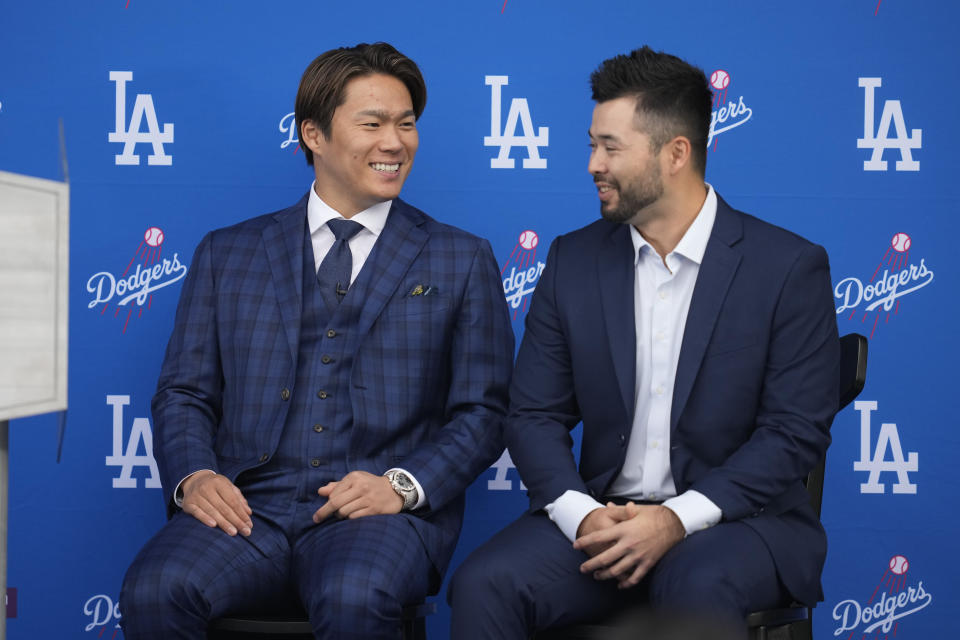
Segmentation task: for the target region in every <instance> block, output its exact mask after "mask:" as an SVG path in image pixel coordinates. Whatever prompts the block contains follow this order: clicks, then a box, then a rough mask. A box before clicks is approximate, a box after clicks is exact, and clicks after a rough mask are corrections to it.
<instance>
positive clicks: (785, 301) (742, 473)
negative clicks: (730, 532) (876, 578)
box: [690, 245, 840, 520]
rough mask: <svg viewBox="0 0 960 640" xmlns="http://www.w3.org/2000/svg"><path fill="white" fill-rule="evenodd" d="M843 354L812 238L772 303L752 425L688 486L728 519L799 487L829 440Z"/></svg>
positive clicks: (824, 268)
mask: <svg viewBox="0 0 960 640" xmlns="http://www.w3.org/2000/svg"><path fill="white" fill-rule="evenodd" d="M839 362H840V342H839V338H838V335H837V321H836V312H835V310H834V306H833V294H832V290H831V284H830V269H829V265H828V262H827V255H826V252H825V251H824V250H823V248H822V247H819V246H816V245H809V246H808V247H806V249H805V250H804V251H802V252H801V253H800V254H799V255H798V257H797V259H796V260H795V261H794V264H793V265H792V268H791V269H790V271H789V273H788V274H787V276H786V278H785V280H784V285H783V287H782V289H781V291H780V294H779V299H778V302H777V304H776V307H775V312H774V316H773V318H772V324H771V332H770V342H769V349H768V351H767V359H766V366H765V370H764V372H763V387H762V390H761V393H760V398H759V404H758V407H757V417H756V426H755V428H754V430H753V433H752V435H751V436H750V438H749V439H748V440H747V441H746V442H745V443H744V444H742V445H741V446H740V447H739V448H738V449H737V450H736V451H734V452H733V453H732V454H731V455H730V456H729V457H728V458H727V460H726V461H725V462H724V463H723V464H722V465H720V466H719V467H716V468H714V469H712V470H710V471H709V472H708V473H707V474H706V475H705V476H704V477H703V478H701V479H700V480H699V481H697V482H695V483H694V484H693V485H692V486H691V487H690V488H691V489H694V490H696V491H699V492H700V493H702V494H703V495H705V496H707V497H708V498H709V499H710V500H712V501H713V502H714V503H715V504H717V506H719V507H720V508H721V510H722V511H723V517H724V519H725V520H737V519H741V518H745V517H747V516H750V515H753V514H756V513H758V512H760V511H763V510H764V509H765V508H767V507H768V506H769V505H771V503H772V502H773V501H774V500H775V499H776V498H778V497H779V496H781V495H782V494H784V493H785V492H787V491H788V490H789V489H793V488H797V487H798V486H799V483H800V481H801V480H803V479H805V478H806V476H807V474H809V473H810V471H811V470H812V469H813V467H814V466H816V464H817V463H818V462H819V461H820V460H821V459H822V457H823V455H824V454H825V452H826V449H827V446H828V445H829V444H830V424H831V422H832V421H833V417H834V414H835V413H836V411H837V404H838V386H839V382H838V369H839ZM797 495H798V496H801V500H802V499H805V496H806V494H805V492H802V491H800V492H797ZM783 506H784V507H786V508H789V507H791V506H794V505H783Z"/></svg>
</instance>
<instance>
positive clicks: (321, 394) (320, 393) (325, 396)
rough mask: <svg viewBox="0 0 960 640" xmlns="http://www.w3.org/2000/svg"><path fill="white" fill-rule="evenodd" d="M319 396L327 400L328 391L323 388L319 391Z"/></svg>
mask: <svg viewBox="0 0 960 640" xmlns="http://www.w3.org/2000/svg"><path fill="white" fill-rule="evenodd" d="M317 397H318V398H320V399H321V400H326V399H327V392H326V391H324V390H323V389H321V390H320V391H317Z"/></svg>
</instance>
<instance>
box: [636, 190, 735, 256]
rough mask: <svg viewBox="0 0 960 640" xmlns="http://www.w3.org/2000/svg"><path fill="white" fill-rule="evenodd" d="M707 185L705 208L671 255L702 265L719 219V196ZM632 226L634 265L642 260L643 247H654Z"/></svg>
mask: <svg viewBox="0 0 960 640" xmlns="http://www.w3.org/2000/svg"><path fill="white" fill-rule="evenodd" d="M704 184H706V185H707V198H706V200H704V201H703V206H702V207H700V211H699V212H697V217H696V218H694V219H693V222H692V223H690V226H689V227H688V228H687V232H686V233H684V234H683V237H682V238H680V242H678V243H677V246H676V248H674V250H673V251H671V252H670V254H669V255H673V254H679V255H681V256H683V257H685V258H687V259H688V260H690V261H692V262H695V263H697V264H700V263H701V262H702V261H703V254H704V253H705V252H706V250H707V242H708V241H709V240H710V233H711V232H712V231H713V221H714V220H716V218H717V194H716V192H715V191H714V190H713V186H712V185H710V184H709V183H704ZM629 226H630V239H631V240H632V241H633V259H634V264H636V263H637V262H638V261H639V260H640V249H642V248H643V247H650V250H651V251H653V250H654V249H653V247H651V246H650V243H649V242H647V241H646V240H645V239H644V237H643V236H642V235H640V232H639V231H637V228H636V227H634V226H633V225H632V224H631V225H629Z"/></svg>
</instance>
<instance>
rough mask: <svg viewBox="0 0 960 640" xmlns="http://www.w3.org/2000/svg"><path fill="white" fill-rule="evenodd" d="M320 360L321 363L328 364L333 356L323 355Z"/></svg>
mask: <svg viewBox="0 0 960 640" xmlns="http://www.w3.org/2000/svg"><path fill="white" fill-rule="evenodd" d="M320 362H322V363H323V364H330V363H331V362H333V358H331V357H330V356H323V357H322V358H320Z"/></svg>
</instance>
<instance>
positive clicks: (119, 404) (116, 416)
mask: <svg viewBox="0 0 960 640" xmlns="http://www.w3.org/2000/svg"><path fill="white" fill-rule="evenodd" d="M107 404H108V405H110V406H112V407H113V455H112V456H107V466H108V467H120V477H119V478H114V479H113V488H114V489H136V488H137V479H136V478H134V477H133V475H132V474H133V468H134V467H146V468H147V469H148V470H149V471H150V477H148V478H147V479H146V480H145V481H144V483H143V486H144V487H146V488H147V489H159V488H160V472H159V471H158V470H157V461H156V460H154V458H153V431H151V430H150V421H149V420H147V419H146V418H135V419H134V421H133V428H132V429H131V430H130V439H129V440H127V448H126V449H124V448H123V408H124V407H125V406H127V405H128V404H130V396H107ZM141 442H142V443H143V451H144V452H143V454H142V455H141V454H138V453H137V450H138V449H139V448H140V443H141Z"/></svg>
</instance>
